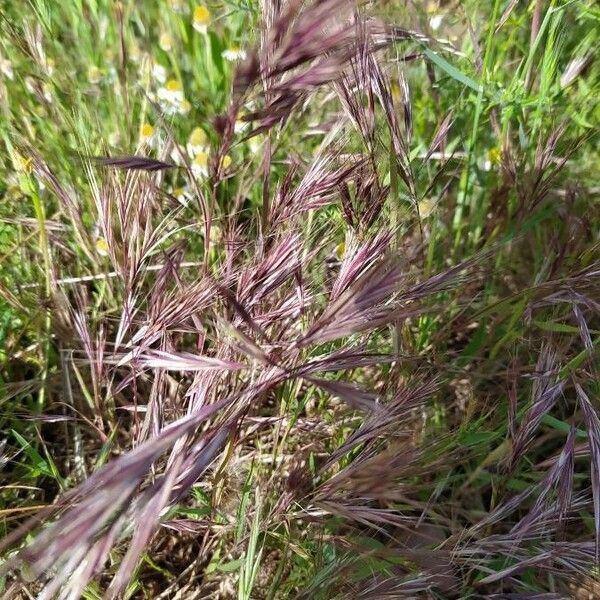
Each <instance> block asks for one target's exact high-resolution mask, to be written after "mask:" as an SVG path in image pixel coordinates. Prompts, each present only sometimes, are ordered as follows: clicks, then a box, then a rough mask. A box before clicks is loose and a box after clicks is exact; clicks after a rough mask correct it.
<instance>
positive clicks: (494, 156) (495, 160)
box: [488, 146, 502, 165]
mask: <svg viewBox="0 0 600 600" xmlns="http://www.w3.org/2000/svg"><path fill="white" fill-rule="evenodd" d="M488 158H489V160H490V162H491V163H492V164H495V165H497V164H500V160H501V159H502V150H500V148H499V147H498V146H495V147H494V148H490V150H489V151H488Z"/></svg>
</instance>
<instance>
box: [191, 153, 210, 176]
mask: <svg viewBox="0 0 600 600" xmlns="http://www.w3.org/2000/svg"><path fill="white" fill-rule="evenodd" d="M192 173H193V174H194V175H196V177H208V152H198V154H196V156H194V160H192Z"/></svg>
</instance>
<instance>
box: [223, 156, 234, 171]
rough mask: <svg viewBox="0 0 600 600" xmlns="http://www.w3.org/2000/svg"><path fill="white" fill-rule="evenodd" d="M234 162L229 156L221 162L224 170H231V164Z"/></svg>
mask: <svg viewBox="0 0 600 600" xmlns="http://www.w3.org/2000/svg"><path fill="white" fill-rule="evenodd" d="M232 162H233V161H232V160H231V156H229V154H226V155H225V156H224V157H223V160H222V161H221V166H222V167H223V168H224V169H229V167H230V166H231V163H232Z"/></svg>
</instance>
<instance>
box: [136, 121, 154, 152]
mask: <svg viewBox="0 0 600 600" xmlns="http://www.w3.org/2000/svg"><path fill="white" fill-rule="evenodd" d="M157 140H158V136H157V134H156V131H155V130H154V127H153V126H152V125H151V124H150V123H144V124H143V125H142V126H141V128H140V142H141V143H142V144H144V145H146V146H149V147H150V148H153V147H154V146H155V145H156V142H157Z"/></svg>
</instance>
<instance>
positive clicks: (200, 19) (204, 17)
mask: <svg viewBox="0 0 600 600" xmlns="http://www.w3.org/2000/svg"><path fill="white" fill-rule="evenodd" d="M209 22H210V11H209V10H208V8H206V6H204V5H203V4H200V5H199V6H196V8H195V9H194V23H197V24H198V25H208V23H209Z"/></svg>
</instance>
